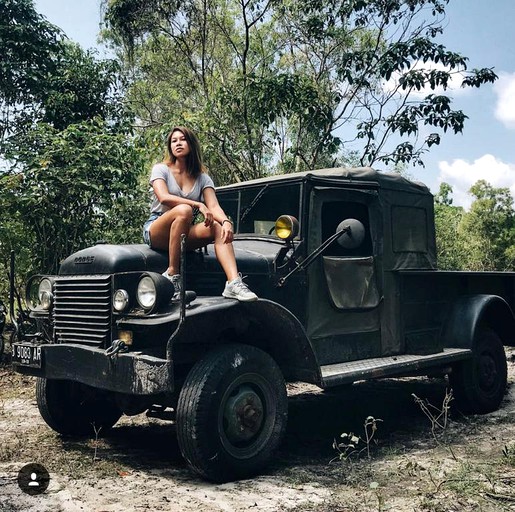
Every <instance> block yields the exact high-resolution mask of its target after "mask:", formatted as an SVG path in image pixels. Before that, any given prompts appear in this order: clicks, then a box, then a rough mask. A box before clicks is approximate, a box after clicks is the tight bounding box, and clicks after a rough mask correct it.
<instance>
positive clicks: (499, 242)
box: [459, 180, 515, 270]
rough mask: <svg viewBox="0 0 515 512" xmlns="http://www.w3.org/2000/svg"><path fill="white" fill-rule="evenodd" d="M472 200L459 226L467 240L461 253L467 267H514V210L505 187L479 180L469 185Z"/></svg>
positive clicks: (485, 268) (483, 268) (478, 268)
mask: <svg viewBox="0 0 515 512" xmlns="http://www.w3.org/2000/svg"><path fill="white" fill-rule="evenodd" d="M470 193H471V194H472V195H473V196H474V197H475V200H474V202H473V203H472V205H471V207H470V211H468V212H467V213H466V214H465V215H464V216H463V219H462V221H461V223H460V226H459V234H460V236H461V237H462V238H463V239H466V240H467V243H466V244H465V245H464V255H465V258H466V262H467V268H469V269H470V270H510V269H513V268H514V267H513V259H512V258H511V257H510V255H512V254H513V253H514V248H515V245H514V244H513V232H514V228H515V212H514V210H513V197H512V196H511V193H510V190H509V189H508V188H495V187H492V185H490V184H489V183H487V182H486V181H485V180H479V181H478V182H477V183H475V184H474V185H473V186H472V187H471V188H470Z"/></svg>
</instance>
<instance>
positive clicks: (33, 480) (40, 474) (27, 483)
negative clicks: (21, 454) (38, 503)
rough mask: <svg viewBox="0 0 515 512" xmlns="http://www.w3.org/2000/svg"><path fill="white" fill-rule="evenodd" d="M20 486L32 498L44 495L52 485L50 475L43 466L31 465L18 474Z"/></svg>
mask: <svg viewBox="0 0 515 512" xmlns="http://www.w3.org/2000/svg"><path fill="white" fill-rule="evenodd" d="M17 481H18V486H19V487H20V489H21V490H22V491H23V492H24V493H26V494H30V495H31V496H35V495H37V494H43V493H44V492H45V491H46V490H47V489H48V485H49V484H50V475H49V473H48V471H47V469H46V468H45V466H43V465H42V464H37V463H34V462H33V463H30V464H26V465H25V466H23V467H22V468H21V469H20V471H19V472H18V478H17Z"/></svg>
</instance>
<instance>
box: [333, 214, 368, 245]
mask: <svg viewBox="0 0 515 512" xmlns="http://www.w3.org/2000/svg"><path fill="white" fill-rule="evenodd" d="M340 231H341V232H342V233H341V235H340V236H339V237H338V238H337V241H338V243H339V244H340V245H341V246H342V247H343V248H344V249H356V248H357V247H359V246H360V245H361V244H362V243H363V240H364V239H365V226H364V225H363V223H362V222H360V221H359V220H356V219H345V220H342V221H341V222H340V224H338V227H337V228H336V233H338V232H340Z"/></svg>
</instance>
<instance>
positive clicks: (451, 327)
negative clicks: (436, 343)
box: [442, 294, 515, 349]
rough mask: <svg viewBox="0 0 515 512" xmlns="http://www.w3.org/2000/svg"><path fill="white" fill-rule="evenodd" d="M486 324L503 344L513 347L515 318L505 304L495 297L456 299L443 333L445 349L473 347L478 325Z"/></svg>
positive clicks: (502, 300) (483, 296)
mask: <svg viewBox="0 0 515 512" xmlns="http://www.w3.org/2000/svg"><path fill="white" fill-rule="evenodd" d="M483 325H486V326H488V327H490V328H491V329H492V330H493V331H495V332H496V333H497V334H498V335H499V337H500V338H501V340H502V342H503V345H511V346H513V345H514V341H515V340H514V332H515V317H514V315H513V311H512V310H511V308H510V306H509V305H508V303H507V302H506V301H505V300H504V299H503V298H502V297H499V296H497V295H482V294H478V295H467V296H463V297H459V298H458V300H457V301H456V302H455V303H454V304H453V305H452V307H451V308H450V313H449V315H448V317H447V319H446V321H445V322H444V325H443V330H442V339H443V345H444V347H446V348H470V349H471V348H473V343H474V338H475V335H476V332H477V330H478V328H479V327H480V326H483Z"/></svg>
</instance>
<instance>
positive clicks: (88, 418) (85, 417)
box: [36, 377, 122, 436]
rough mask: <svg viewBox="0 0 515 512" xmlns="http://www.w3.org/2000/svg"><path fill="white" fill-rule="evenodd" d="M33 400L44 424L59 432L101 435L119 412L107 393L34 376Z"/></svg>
mask: <svg viewBox="0 0 515 512" xmlns="http://www.w3.org/2000/svg"><path fill="white" fill-rule="evenodd" d="M36 402H37V404H38V409H39V412H40V414H41V416H42V417H43V419H44V420H45V421H46V423H47V425H48V426H49V427H50V428H52V429H53V430H55V431H56V432H59V433H60V434H63V435H77V436H82V435H95V436H96V435H103V434H105V432H106V431H107V430H109V429H110V428H111V427H112V426H113V425H114V424H115V423H116V422H117V421H118V420H119V419H120V417H121V415H122V412H121V411H120V409H119V407H118V406H117V405H116V404H115V402H114V400H112V399H111V396H110V394H109V393H108V392H101V391H99V390H96V389H94V388H91V387H89V386H86V385H84V384H80V383H79V382H74V381H71V380H53V379H44V378H41V377H38V379H37V380H36Z"/></svg>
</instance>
